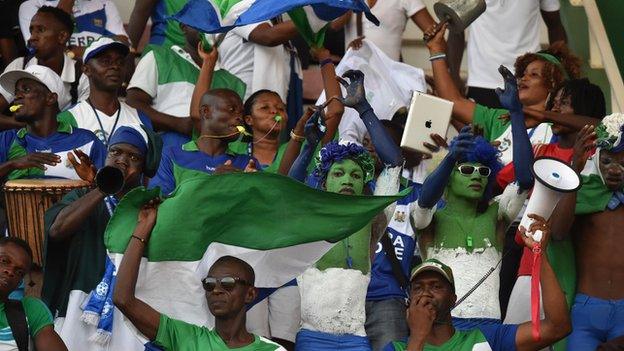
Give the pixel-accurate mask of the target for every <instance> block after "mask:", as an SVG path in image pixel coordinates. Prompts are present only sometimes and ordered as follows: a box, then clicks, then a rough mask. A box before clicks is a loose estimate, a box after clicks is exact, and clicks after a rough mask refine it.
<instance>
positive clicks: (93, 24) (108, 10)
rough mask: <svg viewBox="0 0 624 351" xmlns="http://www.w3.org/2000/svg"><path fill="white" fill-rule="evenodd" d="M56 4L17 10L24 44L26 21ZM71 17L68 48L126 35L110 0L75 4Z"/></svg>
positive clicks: (37, 2)
mask: <svg viewBox="0 0 624 351" xmlns="http://www.w3.org/2000/svg"><path fill="white" fill-rule="evenodd" d="M58 3H59V0H27V1H25V2H24V3H23V4H22V5H21V6H20V8H19V23H20V29H21V31H22V35H23V36H24V40H25V41H26V42H27V43H28V39H29V38H30V29H29V27H30V20H31V19H32V18H33V16H34V15H35V14H36V13H37V11H38V10H39V8H40V7H42V6H53V7H56V6H57V5H58ZM72 17H73V18H74V20H75V22H76V28H75V30H74V33H72V36H71V38H70V39H69V43H68V45H75V46H80V47H85V46H89V44H91V42H92V41H94V40H96V39H98V38H99V37H101V36H113V35H123V36H126V37H127V36H128V34H126V30H125V29H124V26H123V20H122V19H121V16H120V15H119V11H118V10H117V7H116V6H115V3H113V2H112V1H110V0H75V3H74V8H73V11H72Z"/></svg>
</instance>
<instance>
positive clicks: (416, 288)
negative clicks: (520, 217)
mask: <svg viewBox="0 0 624 351" xmlns="http://www.w3.org/2000/svg"><path fill="white" fill-rule="evenodd" d="M530 217H531V218H532V219H534V222H533V223H532V224H531V226H530V228H529V229H528V231H529V232H531V233H533V232H535V231H537V230H541V231H542V233H543V234H544V236H543V240H542V242H541V245H542V249H544V248H545V246H546V245H547V244H548V238H549V236H550V227H549V226H548V224H547V223H546V221H545V220H544V219H543V218H541V217H539V216H535V215H530ZM522 231H523V238H524V243H525V245H526V246H527V247H530V248H532V247H533V246H534V245H535V244H536V243H535V242H534V241H533V239H531V238H530V237H529V236H526V235H524V233H525V229H524V227H522ZM541 269H542V271H541V278H540V283H541V286H542V295H543V298H544V314H545V317H544V318H543V319H542V320H541V321H540V329H539V336H540V337H539V338H535V337H534V331H533V330H532V329H533V325H532V324H531V322H526V323H523V324H519V325H514V324H494V325H487V326H486V325H484V326H479V327H477V328H473V329H470V330H464V331H460V330H456V329H455V328H454V327H453V323H452V317H451V310H452V309H453V307H454V306H455V303H456V300H457V295H455V280H454V278H453V271H452V270H451V268H450V267H448V266H447V265H445V264H443V263H442V262H440V261H438V260H436V259H428V260H426V261H425V262H423V263H422V264H421V265H419V266H418V267H416V268H414V270H413V271H412V275H411V283H410V303H409V309H408V312H407V323H408V325H409V328H410V336H409V339H408V340H406V341H394V342H392V343H390V344H388V345H387V346H386V347H385V348H384V351H404V350H409V351H422V350H439V351H446V350H449V351H450V350H453V351H455V350H466V351H467V350H538V349H540V348H542V347H545V346H548V345H551V344H552V343H554V342H555V341H557V340H559V339H561V338H563V337H564V336H565V335H566V334H567V333H569V331H570V329H571V327H570V318H569V316H568V310H567V305H566V302H565V297H564V295H563V292H562V291H561V287H560V286H559V283H558V281H557V277H556V276H555V273H554V272H553V269H552V267H551V266H550V263H549V260H548V255H544V256H543V260H542V266H541ZM583 350H585V349H583Z"/></svg>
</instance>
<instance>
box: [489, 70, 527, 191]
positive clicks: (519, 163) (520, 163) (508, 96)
mask: <svg viewBox="0 0 624 351" xmlns="http://www.w3.org/2000/svg"><path fill="white" fill-rule="evenodd" d="M498 71H499V72H500V74H501V75H502V76H503V78H504V79H505V90H504V91H503V90H501V89H496V94H497V95H498V99H499V100H500V102H501V104H502V105H503V107H505V108H506V109H508V110H509V114H510V116H511V118H510V119H511V135H512V138H513V164H514V170H515V173H516V180H517V181H518V185H519V186H520V190H528V189H531V188H532V187H533V174H532V173H531V166H532V165H533V148H532V146H531V140H530V139H529V136H528V134H527V131H526V125H525V124H524V112H522V103H521V102H520V98H519V97H518V83H517V82H516V77H514V75H513V74H512V73H511V72H510V71H509V70H508V69H507V68H506V67H505V66H500V68H499V69H498Z"/></svg>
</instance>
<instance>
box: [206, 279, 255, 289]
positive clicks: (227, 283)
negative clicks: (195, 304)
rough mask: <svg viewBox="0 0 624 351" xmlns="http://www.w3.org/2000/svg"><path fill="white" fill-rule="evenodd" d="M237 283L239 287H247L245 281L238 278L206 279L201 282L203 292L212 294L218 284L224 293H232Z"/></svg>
mask: <svg viewBox="0 0 624 351" xmlns="http://www.w3.org/2000/svg"><path fill="white" fill-rule="evenodd" d="M237 283H238V284H241V285H249V283H248V282H247V281H246V280H244V279H241V278H238V277H221V278H215V277H206V278H204V279H203V280H202V285H203V286H204V290H206V291H208V292H212V291H213V290H214V289H215V288H216V287H217V284H219V285H220V286H221V288H222V289H223V290H225V291H232V290H234V288H235V287H236V284H237Z"/></svg>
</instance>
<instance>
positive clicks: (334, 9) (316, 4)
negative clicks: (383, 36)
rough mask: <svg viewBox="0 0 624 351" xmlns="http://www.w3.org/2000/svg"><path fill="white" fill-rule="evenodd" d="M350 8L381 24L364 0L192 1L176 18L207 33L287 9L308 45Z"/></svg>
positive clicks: (320, 40)
mask: <svg viewBox="0 0 624 351" xmlns="http://www.w3.org/2000/svg"><path fill="white" fill-rule="evenodd" d="M349 10H353V11H355V12H364V14H365V15H366V18H368V19H369V20H370V21H371V22H373V23H375V24H376V25H379V21H378V20H377V18H375V16H374V15H373V14H372V13H371V12H370V9H369V8H368V5H367V4H366V1H365V0H190V1H189V2H188V3H187V4H186V5H185V6H184V8H183V9H182V10H181V11H180V12H178V13H177V14H175V15H174V16H173V18H174V19H176V20H178V21H180V22H182V23H184V24H186V25H189V26H191V27H193V28H195V29H197V30H200V31H202V32H205V33H218V32H225V31H227V30H229V29H231V28H233V27H238V26H245V25H248V24H252V23H258V22H263V21H266V20H269V19H271V18H274V17H276V16H279V15H281V14H283V13H286V12H288V14H289V15H290V17H291V19H292V20H293V22H294V23H295V25H296V26H297V28H298V30H299V32H301V34H302V36H303V37H304V39H305V40H306V41H307V42H308V44H310V45H313V46H320V45H322V43H323V39H324V36H325V27H326V25H327V24H328V22H330V21H332V20H334V19H336V18H338V17H340V16H342V15H343V14H344V13H346V12H347V11H349Z"/></svg>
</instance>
